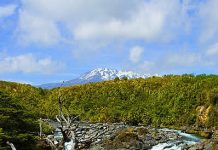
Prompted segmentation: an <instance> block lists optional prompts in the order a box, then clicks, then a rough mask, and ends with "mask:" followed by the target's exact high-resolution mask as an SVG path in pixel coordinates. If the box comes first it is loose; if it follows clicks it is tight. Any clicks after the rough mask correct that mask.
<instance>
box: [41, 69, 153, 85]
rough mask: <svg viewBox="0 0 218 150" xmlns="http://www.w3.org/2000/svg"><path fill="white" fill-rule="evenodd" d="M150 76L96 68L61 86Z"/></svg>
mask: <svg viewBox="0 0 218 150" xmlns="http://www.w3.org/2000/svg"><path fill="white" fill-rule="evenodd" d="M151 76H152V75H149V74H139V73H135V72H132V71H118V70H115V69H109V68H97V69H93V70H91V71H89V72H87V73H85V74H83V75H81V76H80V77H78V78H76V79H73V80H69V81H65V82H64V85H63V86H70V85H75V84H86V83H90V82H100V81H107V80H113V79H114V78H116V77H118V78H120V79H121V78H123V77H127V78H128V79H134V78H148V77H151ZM60 86H61V83H52V84H43V85H40V86H39V87H42V88H47V89H50V88H55V87H60Z"/></svg>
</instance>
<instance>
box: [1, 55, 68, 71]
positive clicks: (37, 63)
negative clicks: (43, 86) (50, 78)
mask: <svg viewBox="0 0 218 150" xmlns="http://www.w3.org/2000/svg"><path fill="white" fill-rule="evenodd" d="M63 66H64V65H63V64H62V63H60V62H55V61H53V60H52V59H51V58H42V59H38V58H35V57H34V56H33V55H32V54H23V55H18V56H7V55H4V56H2V57H1V58H0V73H13V72H23V73H43V74H50V73H54V72H57V71H59V70H62V67H63Z"/></svg>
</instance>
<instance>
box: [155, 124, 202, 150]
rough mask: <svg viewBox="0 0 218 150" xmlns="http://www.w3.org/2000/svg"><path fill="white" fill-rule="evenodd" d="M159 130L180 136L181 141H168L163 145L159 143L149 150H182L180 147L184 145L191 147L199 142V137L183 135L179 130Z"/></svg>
mask: <svg viewBox="0 0 218 150" xmlns="http://www.w3.org/2000/svg"><path fill="white" fill-rule="evenodd" d="M159 130H161V131H164V132H175V133H177V134H178V135H180V136H182V139H181V140H169V141H167V142H165V143H159V144H158V145H155V146H153V147H152V149H151V150H182V147H184V146H185V145H193V144H196V143H197V142H199V141H200V138H199V137H197V136H195V135H192V134H188V133H184V132H182V131H180V130H174V129H167V128H164V129H159Z"/></svg>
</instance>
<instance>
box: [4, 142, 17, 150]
mask: <svg viewBox="0 0 218 150" xmlns="http://www.w3.org/2000/svg"><path fill="white" fill-rule="evenodd" d="M6 144H7V145H9V146H10V147H11V149H12V150H16V148H15V146H14V144H13V143H11V142H9V141H7V142H6Z"/></svg>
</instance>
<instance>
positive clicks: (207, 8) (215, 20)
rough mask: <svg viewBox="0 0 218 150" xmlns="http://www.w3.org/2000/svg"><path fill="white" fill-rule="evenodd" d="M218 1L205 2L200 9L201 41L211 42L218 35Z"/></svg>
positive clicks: (209, 0)
mask: <svg viewBox="0 0 218 150" xmlns="http://www.w3.org/2000/svg"><path fill="white" fill-rule="evenodd" d="M217 8H218V1H217V0H208V1H205V2H204V3H203V4H202V5H201V6H200V9H199V15H200V19H201V24H202V35H201V36H200V40H201V41H203V42H204V41H207V40H211V39H213V38H214V37H217V35H218V26H217V24H218V13H217Z"/></svg>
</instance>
